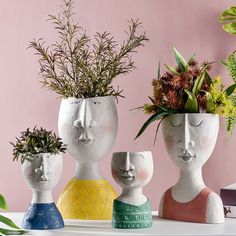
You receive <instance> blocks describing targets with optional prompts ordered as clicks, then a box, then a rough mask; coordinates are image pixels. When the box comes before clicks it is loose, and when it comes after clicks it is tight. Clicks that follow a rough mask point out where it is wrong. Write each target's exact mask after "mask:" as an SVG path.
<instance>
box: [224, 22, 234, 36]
mask: <svg viewBox="0 0 236 236" xmlns="http://www.w3.org/2000/svg"><path fill="white" fill-rule="evenodd" d="M222 27H223V29H224V30H225V31H226V32H228V33H230V34H233V35H234V34H236V22H231V23H228V24H225V25H223V26H222Z"/></svg>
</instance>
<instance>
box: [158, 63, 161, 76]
mask: <svg viewBox="0 0 236 236" xmlns="http://www.w3.org/2000/svg"><path fill="white" fill-rule="evenodd" d="M160 78H161V62H160V61H159V63H158V68H157V79H160Z"/></svg>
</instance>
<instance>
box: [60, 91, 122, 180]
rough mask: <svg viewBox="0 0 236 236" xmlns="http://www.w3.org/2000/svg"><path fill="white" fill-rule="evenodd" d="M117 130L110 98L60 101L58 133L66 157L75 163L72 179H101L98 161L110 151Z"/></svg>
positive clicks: (111, 97) (113, 103)
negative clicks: (69, 156) (67, 154)
mask: <svg viewBox="0 0 236 236" xmlns="http://www.w3.org/2000/svg"><path fill="white" fill-rule="evenodd" d="M117 129H118V116H117V110H116V103H115V99H114V97H113V96H105V97H94V98H86V99H76V98H68V99H63V100H62V102H61V107H60V112H59V119H58V130H59V135H60V137H61V138H62V140H63V142H64V143H65V144H67V150H68V153H69V154H70V155H71V156H72V157H73V158H74V159H75V160H76V163H77V167H76V174H75V177H77V178H78V179H103V177H102V175H101V173H100V169H99V161H100V160H101V159H103V158H105V157H106V155H107V154H108V152H109V151H110V150H111V148H112V146H113V144H114V142H115V140H116V135H117Z"/></svg>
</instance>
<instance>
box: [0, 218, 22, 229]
mask: <svg viewBox="0 0 236 236" xmlns="http://www.w3.org/2000/svg"><path fill="white" fill-rule="evenodd" d="M0 222H2V223H4V224H5V225H8V226H10V227H11V228H14V229H20V228H19V227H18V226H17V225H16V224H15V223H14V222H13V221H12V220H11V219H9V218H7V217H5V216H3V215H0Z"/></svg>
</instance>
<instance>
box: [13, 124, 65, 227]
mask: <svg viewBox="0 0 236 236" xmlns="http://www.w3.org/2000/svg"><path fill="white" fill-rule="evenodd" d="M11 144H12V145H13V160H14V161H15V160H16V161H17V160H19V159H20V160H21V164H22V165H21V170H22V172H23V176H24V179H25V181H26V182H27V184H28V186H29V188H30V189H31V190H32V193H33V197H32V201H31V204H30V206H29V208H28V210H27V212H26V214H25V216H24V219H23V222H22V227H23V228H25V229H57V228H61V227H64V223H63V219H62V217H61V214H60V212H59V211H58V209H57V207H56V205H55V204H54V202H53V199H52V190H53V188H54V187H55V186H56V184H57V183H58V181H59V179H60V177H61V174H62V168H63V160H62V155H61V154H62V153H63V152H65V151H66V146H65V145H64V144H63V143H62V141H61V139H60V138H59V137H57V136H56V134H55V133H53V132H52V131H47V130H46V129H43V128H40V129H38V128H37V127H34V129H33V130H32V131H31V130H30V129H29V128H28V129H27V130H26V131H23V132H21V136H20V137H19V138H16V142H15V143H13V142H11Z"/></svg>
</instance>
